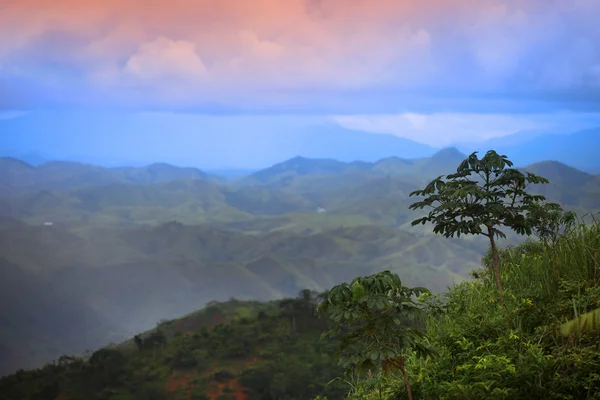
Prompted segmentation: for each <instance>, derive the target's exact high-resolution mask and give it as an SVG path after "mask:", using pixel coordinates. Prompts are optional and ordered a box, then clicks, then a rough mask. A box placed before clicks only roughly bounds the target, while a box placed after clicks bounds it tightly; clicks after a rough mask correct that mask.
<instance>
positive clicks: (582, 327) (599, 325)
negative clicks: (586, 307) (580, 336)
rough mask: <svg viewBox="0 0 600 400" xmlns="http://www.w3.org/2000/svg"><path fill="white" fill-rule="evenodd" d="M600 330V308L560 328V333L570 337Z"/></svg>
mask: <svg viewBox="0 0 600 400" xmlns="http://www.w3.org/2000/svg"><path fill="white" fill-rule="evenodd" d="M598 330H600V308H597V309H595V310H592V311H590V312H588V313H585V314H583V315H580V316H579V317H577V318H575V319H572V320H570V321H568V322H565V323H564V324H562V325H561V326H560V333H561V334H562V335H563V336H569V335H573V334H577V333H580V332H586V331H589V332H594V331H598Z"/></svg>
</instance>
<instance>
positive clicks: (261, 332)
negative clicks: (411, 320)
mask: <svg viewBox="0 0 600 400" xmlns="http://www.w3.org/2000/svg"><path fill="white" fill-rule="evenodd" d="M306 295H307V296H301V297H298V298H290V299H284V300H280V301H278V302H271V303H257V302H240V301H236V300H232V301H229V302H227V303H213V304H211V305H210V306H209V307H207V308H206V309H204V310H201V311H199V312H196V313H194V314H191V315H188V316H186V317H184V318H182V319H179V320H174V321H165V322H163V323H162V324H161V325H160V326H159V327H158V328H157V329H156V330H153V331H151V332H146V333H144V334H141V335H140V337H141V340H142V342H141V343H140V344H141V346H140V347H139V348H138V347H137V346H136V344H135V341H134V340H132V341H128V342H126V343H123V344H122V345H120V346H116V347H114V346H113V347H107V348H104V349H100V350H98V351H95V352H94V353H92V354H90V355H88V356H87V357H86V359H87V361H84V359H82V358H78V357H72V358H71V357H63V358H61V359H60V360H59V363H58V364H56V365H49V366H46V367H45V368H43V369H41V370H39V371H36V372H20V373H18V374H17V375H13V376H8V377H6V378H1V379H0V392H1V393H2V394H3V398H4V399H7V400H16V399H19V400H21V399H25V398H28V399H29V398H30V399H54V398H62V399H68V400H80V399H81V400H84V399H92V398H97V399H123V400H125V399H139V400H149V399H208V400H213V399H221V400H225V399H232V400H234V399H235V400H250V399H258V398H266V397H267V396H284V395H285V396H293V397H294V398H302V399H312V398H314V397H315V396H317V395H329V396H331V397H332V398H341V397H342V396H343V395H344V394H345V392H346V387H345V385H344V384H342V383H335V382H334V384H332V385H327V384H328V382H329V381H331V380H333V379H334V378H336V377H337V376H338V375H339V373H340V372H341V371H340V369H339V367H338V366H337V365H336V360H335V358H334V356H333V354H332V353H333V352H334V346H333V344H332V343H324V342H322V341H320V340H319V336H320V333H321V331H322V329H323V327H324V326H325V324H324V321H323V320H319V319H318V318H317V317H316V316H315V313H314V309H315V306H316V300H317V299H316V298H315V297H314V295H315V294H313V293H311V292H309V291H307V292H306ZM154 343H156V344H157V345H154ZM163 343H164V344H163Z"/></svg>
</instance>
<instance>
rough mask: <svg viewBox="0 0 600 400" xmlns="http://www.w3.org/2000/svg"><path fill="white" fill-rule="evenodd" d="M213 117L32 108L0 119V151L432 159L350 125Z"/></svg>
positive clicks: (139, 158) (84, 158) (177, 159)
mask: <svg viewBox="0 0 600 400" xmlns="http://www.w3.org/2000/svg"><path fill="white" fill-rule="evenodd" d="M243 121H244V118H239V119H238V118H230V119H229V118H211V117H206V118H205V117H203V116H198V115H170V114H161V113H142V114H123V113H100V112H78V113H64V112H59V111H54V112H50V111H47V112H41V111H40V112H32V113H29V114H27V115H24V116H21V117H18V118H12V119H4V120H0V148H1V149H4V150H5V151H6V152H9V153H6V154H0V155H10V156H13V157H14V156H19V155H23V154H27V153H36V152H39V151H41V150H43V151H44V152H45V153H48V154H52V155H53V156H54V158H55V159H56V158H59V159H62V160H69V161H79V162H83V163H92V164H97V165H102V166H116V165H118V164H120V165H139V164H140V163H142V162H143V163H145V164H149V163H151V162H152V161H159V160H160V161H163V162H167V163H170V164H176V165H188V166H196V167H201V168H203V169H217V168H219V169H223V168H260V167H263V166H266V165H270V164H274V163H275V162H277V161H278V160H282V159H288V158H292V157H294V156H296V155H302V156H304V157H308V158H325V159H328V158H333V159H336V160H340V161H345V162H350V161H352V160H364V161H370V162H374V161H376V160H379V159H382V158H385V157H389V156H398V157H402V158H409V157H427V156H430V155H431V154H433V153H434V152H435V149H433V148H432V147H430V146H428V145H425V144H420V143H417V142H414V141H411V140H408V139H404V138H400V137H397V136H394V135H387V134H373V133H369V132H364V131H357V130H352V129H347V128H344V127H342V126H340V125H338V124H336V123H333V122H329V121H326V120H325V119H324V118H310V119H309V118H307V119H302V118H299V119H298V118H289V119H286V118H273V119H272V120H271V119H269V118H267V119H260V118H258V119H255V120H253V122H251V123H250V125H249V126H248V124H245V123H244V122H243Z"/></svg>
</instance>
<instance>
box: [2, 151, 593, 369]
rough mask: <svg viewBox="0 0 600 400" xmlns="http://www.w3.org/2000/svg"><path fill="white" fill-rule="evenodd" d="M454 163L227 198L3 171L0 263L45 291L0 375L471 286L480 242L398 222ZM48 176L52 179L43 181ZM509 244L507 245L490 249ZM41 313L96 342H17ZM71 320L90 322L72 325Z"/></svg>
mask: <svg viewBox="0 0 600 400" xmlns="http://www.w3.org/2000/svg"><path fill="white" fill-rule="evenodd" d="M462 157H463V155H461V154H460V153H458V152H457V151H456V150H455V149H446V150H443V151H441V152H439V153H437V154H436V155H434V156H433V157H430V158H424V159H413V160H403V159H399V158H388V159H384V160H380V161H378V162H375V163H344V162H339V161H335V160H311V159H306V158H295V159H292V160H289V161H288V162H285V163H282V164H280V165H278V166H274V167H273V168H271V169H266V170H263V171H259V172H258V173H257V174H255V175H254V176H250V177H248V178H247V179H251V180H254V183H252V184H249V181H248V180H242V181H240V182H238V183H237V184H231V185H225V184H222V183H219V182H215V181H214V180H212V178H210V177H209V176H206V175H205V174H204V173H202V172H201V171H198V170H195V169H189V168H178V167H172V166H168V165H163V164H154V165H151V166H148V167H144V168H141V167H140V168H101V167H95V166H89V165H84V164H74V163H49V164H43V165H41V166H38V167H32V166H30V165H27V164H25V163H22V162H20V161H18V160H14V159H3V160H2V163H3V164H2V165H3V166H4V169H0V176H1V177H2V178H1V179H0V180H1V181H2V182H4V184H10V185H12V186H10V187H11V188H17V189H19V188H20V189H19V191H20V190H21V189H23V188H25V189H27V190H25V189H23V190H22V193H20V194H18V195H15V194H14V193H13V192H8V193H9V195H6V194H7V192H6V191H3V193H2V195H1V196H0V255H2V258H3V259H5V261H6V262H7V263H10V265H13V266H14V267H13V269H15V268H16V269H18V271H21V272H22V274H23V275H22V277H21V278H19V279H22V280H24V281H28V280H31V282H28V283H27V285H30V286H31V287H42V286H48V287H52V288H53V290H52V291H50V292H48V293H46V296H47V297H49V298H46V297H40V299H37V297H36V291H35V290H30V289H27V288H25V289H23V291H24V292H27V293H32V297H33V299H32V302H26V303H23V304H24V305H23V313H22V314H24V315H31V318H30V319H29V317H27V318H24V319H22V320H19V321H18V324H21V325H18V324H17V325H18V327H17V325H14V327H11V325H7V326H4V327H2V328H0V330H4V331H5V332H4V337H7V338H8V339H4V342H3V341H0V345H2V344H4V345H5V346H6V343H12V344H14V346H15V348H24V347H26V346H30V347H31V348H32V349H39V350H32V353H31V354H29V355H25V356H23V357H22V358H20V359H19V360H16V361H15V359H14V358H13V357H12V356H11V358H10V360H8V358H7V360H8V361H2V363H4V364H3V365H4V367H3V368H9V369H10V368H17V367H19V366H31V365H36V363H39V361H40V360H48V359H49V358H51V357H55V355H56V354H59V353H60V352H62V351H66V350H69V351H70V349H81V348H83V347H89V346H90V343H91V344H93V345H94V346H99V345H102V344H103V343H104V341H103V340H101V339H102V338H106V337H107V336H106V335H108V334H109V333H110V334H114V335H115V337H122V336H123V335H125V334H127V333H130V332H136V331H140V330H144V329H148V328H149V327H151V326H153V325H154V324H155V323H156V322H157V321H158V320H160V319H163V318H174V317H177V316H180V315H183V314H185V313H188V312H191V311H192V310H195V309H197V308H198V307H201V306H203V305H204V304H206V303H207V302H209V301H212V300H218V301H224V300H227V299H228V298H230V297H232V296H235V297H236V298H240V299H254V300H272V299H277V298H281V297H285V296H290V295H294V294H295V293H297V292H298V291H299V290H301V289H305V288H308V289H313V290H318V291H322V290H325V289H326V288H328V287H330V286H332V285H335V284H336V283H339V282H341V281H344V280H348V279H351V278H352V277H354V276H356V275H364V274H369V273H373V272H377V271H380V270H381V269H382V268H388V269H391V270H392V271H394V272H398V273H400V274H402V276H403V278H404V279H405V280H406V281H407V282H408V283H410V284H413V285H424V286H427V287H429V288H430V289H432V290H433V291H435V292H441V291H443V290H445V289H446V287H447V286H448V285H450V284H452V283H453V282H461V281H463V280H465V279H467V278H468V272H469V271H470V270H471V269H472V268H474V267H476V266H477V265H478V263H479V260H480V258H481V257H482V256H483V254H484V252H485V250H486V249H487V243H486V242H485V241H483V240H480V238H464V239H463V238H461V239H456V240H451V241H448V240H443V239H442V238H440V237H437V236H434V235H432V232H431V227H430V226H418V227H411V224H410V223H411V221H412V220H413V219H414V218H416V217H418V216H420V215H421V214H420V213H417V212H413V211H410V210H408V206H409V205H410V204H411V203H412V202H414V201H415V199H414V198H409V197H408V196H409V194H410V193H411V192H412V191H414V190H416V189H418V188H420V187H422V185H423V184H424V183H425V182H427V180H428V179H429V178H427V176H430V177H431V176H435V175H437V174H438V173H442V170H446V171H444V172H448V171H450V172H451V171H452V170H453V169H455V168H456V163H457V160H459V159H461V158H462ZM450 165H452V167H450ZM527 170H531V171H532V172H536V173H539V174H541V175H543V176H545V177H547V178H549V179H550V180H551V181H552V182H553V183H552V184H550V185H546V186H541V187H539V188H535V190H536V191H540V192H542V193H546V194H547V195H548V197H549V199H550V200H558V201H560V202H562V203H563V205H565V206H566V208H568V209H575V210H577V211H579V212H584V211H585V212H587V211H593V210H599V209H600V203H599V199H600V196H597V193H600V186H599V185H598V177H596V176H592V175H588V174H585V173H583V172H581V171H578V170H575V169H572V168H570V167H567V166H565V165H562V164H558V163H555V162H545V163H539V164H535V165H531V166H528V167H527ZM49 171H55V174H54V175H51V176H50V175H48V179H47V180H44V179H45V178H44V179H42V178H43V177H45V176H46V175H47V174H50V172H49ZM82 171H84V172H85V171H87V172H85V173H84V172H82ZM40 174H41V175H40ZM19 182H20V183H19ZM107 182H110V183H107ZM16 183H19V184H16ZM44 185H45V186H44ZM39 187H46V189H40V190H38V189H39ZM36 188H37V189H36ZM30 189H31V191H30ZM11 193H12V195H11ZM174 221H178V222H174ZM519 240H522V239H521V238H518V237H517V236H516V235H513V234H510V233H509V239H508V240H507V241H504V242H502V243H503V244H506V243H515V242H517V241H519ZM15 276H20V275H19V273H17V272H15ZM17 287H18V286H17ZM27 287H29V286H27ZM58 294H60V295H58ZM50 297H51V298H52V299H50ZM38 300H39V301H43V302H45V303H46V304H49V305H52V304H55V303H56V304H59V303H61V302H65V301H66V302H70V303H71V304H72V305H73V306H74V307H81V309H80V311H75V310H74V311H73V312H72V313H68V314H66V315H65V316H64V317H65V318H66V319H65V320H64V322H63V323H64V325H65V326H72V327H73V328H72V329H74V330H78V329H80V330H81V331H82V332H85V331H87V330H88V325H93V324H95V323H97V324H98V332H100V333H101V334H99V335H96V336H94V335H91V336H90V337H89V338H86V337H82V338H81V340H78V339H74V340H72V341H71V342H70V343H69V346H71V347H69V346H63V345H62V344H60V343H62V342H60V340H59V338H56V340H55V339H51V340H49V341H48V342H44V341H41V340H38V338H37V337H34V336H31V335H29V336H28V335H20V334H18V333H16V332H19V331H21V330H27V329H30V327H31V329H37V328H35V327H36V326H38V325H39V323H38V322H36V318H39V315H38V313H37V311H36V309H35V304H36V301H38ZM51 309H52V307H51ZM82 310H83V311H82ZM86 310H87V311H86ZM82 312H83V313H86V315H88V316H89V318H90V319H89V320H85V319H82V318H80V317H79V315H80V314H79V313H82ZM50 315H52V313H50ZM69 317H71V319H69ZM61 318H62V317H61ZM27 321H30V322H27ZM86 321H87V322H86ZM94 321H96V322H94ZM15 323H17V322H15ZM11 324H13V322H11ZM28 324H29V325H28ZM40 326H41V325H40ZM103 335H104V336H103ZM12 344H11V346H12Z"/></svg>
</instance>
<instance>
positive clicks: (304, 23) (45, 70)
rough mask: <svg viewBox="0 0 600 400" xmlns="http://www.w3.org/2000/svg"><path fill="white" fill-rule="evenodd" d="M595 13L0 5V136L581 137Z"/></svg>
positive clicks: (476, 7)
mask: <svg viewBox="0 0 600 400" xmlns="http://www.w3.org/2000/svg"><path fill="white" fill-rule="evenodd" d="M598 15H600V1H598V0H505V1H501V0H421V1H418V2H417V1H412V0H410V1H409V0H170V1H159V0H86V1H81V0H0V118H1V120H0V129H2V126H3V125H2V122H3V121H6V120H9V119H14V118H24V116H25V117H27V116H28V115H31V114H35V113H36V112H40V111H47V110H59V111H60V112H61V115H69V113H70V114H71V115H74V114H76V113H79V112H83V111H82V110H86V111H89V110H102V111H103V112H105V113H110V112H115V113H131V114H135V113H143V115H148V114H152V113H154V114H161V115H166V116H168V118H171V119H173V121H175V120H177V119H180V120H181V121H183V120H185V121H192V120H193V119H190V117H189V116H190V115H193V116H195V118H198V119H203V120H210V121H211V123H212V122H214V124H216V125H215V126H218V124H219V121H221V122H222V124H223V126H229V125H228V123H226V120H227V119H228V118H231V117H232V116H233V115H235V117H236V120H237V121H240V120H243V118H244V117H247V118H248V120H247V121H245V122H242V123H241V124H240V125H239V126H240V127H243V128H244V129H245V130H246V131H247V132H248V135H251V134H252V132H253V130H254V129H264V126H260V127H259V126H258V125H257V126H256V127H253V125H252V121H253V117H254V116H255V115H261V116H267V117H268V116H273V118H274V121H275V120H277V122H276V123H275V124H276V125H277V126H281V118H282V116H289V118H290V119H289V121H290V122H289V123H290V125H291V124H298V123H299V122H298V121H301V120H302V118H306V121H310V123H313V122H314V121H315V120H319V119H321V120H323V121H329V122H334V123H336V124H339V125H341V126H344V127H348V128H352V129H360V130H364V131H367V132H373V133H387V134H393V135H397V136H401V137H406V138H409V139H412V140H416V141H418V142H421V143H426V144H430V145H434V146H438V147H439V146H444V145H448V144H452V143H456V142H469V141H480V140H483V139H487V138H493V137H500V136H504V135H509V134H513V133H515V132H519V131H532V130H542V131H544V130H546V131H557V132H558V131H560V132H562V131H565V132H566V131H574V130H577V129H583V128H588V127H592V126H598V125H600V118H599V117H598V115H597V114H596V112H598V111H600V24H599V23H598V21H597V19H598ZM65 113H66V114H65ZM275 117H277V118H275ZM267 119H268V118H267ZM215 121H217V122H215ZM190 123H192V122H190ZM307 123H308V122H307ZM49 129H50V128H49ZM5 131H6V129H4V130H3V131H0V134H2V135H3V137H2V138H1V140H3V142H2V143H3V144H4V147H6V146H7V144H6V142H7V140H8V139H7V138H8V137H9V136H8V135H10V133H7V132H5ZM123 134H127V132H124V133H123ZM40 150H43V149H40Z"/></svg>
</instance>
